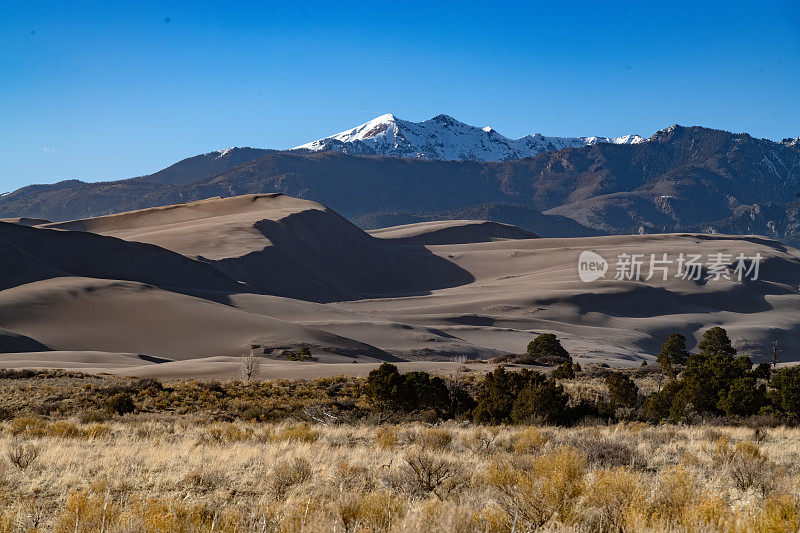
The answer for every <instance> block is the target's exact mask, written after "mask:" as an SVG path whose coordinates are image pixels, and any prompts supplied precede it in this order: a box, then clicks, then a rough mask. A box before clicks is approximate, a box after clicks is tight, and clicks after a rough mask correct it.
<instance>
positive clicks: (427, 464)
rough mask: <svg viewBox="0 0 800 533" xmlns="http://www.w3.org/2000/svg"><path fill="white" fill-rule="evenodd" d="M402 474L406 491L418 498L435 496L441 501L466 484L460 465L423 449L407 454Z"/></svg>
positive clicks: (402, 481) (402, 482) (402, 483)
mask: <svg viewBox="0 0 800 533" xmlns="http://www.w3.org/2000/svg"><path fill="white" fill-rule="evenodd" d="M400 474H401V485H402V486H403V487H404V488H405V490H406V491H408V492H409V493H411V494H413V495H418V496H426V495H429V494H433V495H435V496H436V497H437V498H438V499H439V500H444V499H445V497H446V496H447V495H448V494H451V493H453V492H455V491H457V490H459V489H461V488H462V487H464V485H465V484H466V476H465V474H464V472H463V470H462V467H461V466H460V465H459V464H458V463H456V462H454V461H451V460H450V459H447V458H446V457H443V456H442V455H441V454H438V453H433V452H429V451H427V450H424V449H422V448H418V449H416V450H413V451H410V452H408V453H406V454H405V464H404V465H403V467H402V469H401V473H400Z"/></svg>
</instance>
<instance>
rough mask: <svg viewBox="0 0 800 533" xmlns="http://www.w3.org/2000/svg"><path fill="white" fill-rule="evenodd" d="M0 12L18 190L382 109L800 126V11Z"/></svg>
mask: <svg viewBox="0 0 800 533" xmlns="http://www.w3.org/2000/svg"><path fill="white" fill-rule="evenodd" d="M289 4H290V3H289V2H275V3H269V2H216V3H204V2H186V3H178V2H107V1H104V2H63V3H56V2H36V1H30V0H24V1H16V0H5V1H4V2H2V3H0V191H3V190H11V189H14V188H16V187H19V186H22V185H25V184H30V183H38V182H53V181H58V180H61V179H69V178H78V179H83V180H99V179H121V178H127V177H131V176H136V175H141V174H146V173H149V172H153V171H155V170H158V169H160V168H163V167H165V166H167V165H169V164H171V163H173V162H175V161H177V160H179V159H181V158H183V157H187V156H191V155H195V154H198V153H202V152H207V151H211V150H216V149H220V148H226V147H229V146H254V147H265V148H289V147H292V146H295V145H297V144H301V143H303V142H306V141H310V140H313V139H315V138H319V137H323V136H326V135H329V134H332V133H335V132H338V131H340V130H344V129H347V128H349V127H351V126H354V125H356V124H358V123H361V122H364V121H366V120H368V119H370V118H373V117H374V116H377V115H380V114H383V113H389V112H391V113H394V114H396V115H397V116H399V117H401V118H405V119H409V120H414V121H418V120H423V119H426V118H430V117H432V116H434V115H436V114H439V113H446V114H449V115H452V116H454V117H455V118H457V119H459V120H462V121H464V122H467V123H470V124H474V125H479V126H483V125H491V126H493V127H494V128H495V129H497V130H498V131H499V132H500V133H502V134H504V135H506V136H509V137H520V136H522V135H525V134H528V133H535V132H540V133H543V134H546V135H604V136H617V135H622V134H626V133H638V134H640V135H642V136H649V135H651V134H652V133H653V132H654V131H656V130H658V129H660V128H663V127H666V126H669V125H670V124H673V123H679V124H684V125H694V124H699V125H704V126H710V127H715V128H722V129H728V130H733V131H746V132H749V133H751V134H752V135H754V136H757V137H766V138H771V139H781V138H783V137H789V136H792V137H796V136H798V135H800V3H798V2H797V1H796V0H792V1H786V2H736V1H733V2H694V1H692V2H669V3H667V2H659V4H662V7H660V8H654V7H652V6H651V2H624V3H623V2H619V3H616V2H615V3H611V2H596V1H595V2H579V1H578V2H575V1H573V2H552V1H551V2H546V3H545V2H532V1H527V2H520V3H504V2H499V1H495V2H488V3H487V2H476V3H474V4H470V3H468V2H452V3H447V2H430V1H428V2H423V3H416V2H393V3H385V4H384V3H381V2H351V3H340V2H331V1H326V2H321V3H315V2H302V3H299V5H296V6H292V5H289Z"/></svg>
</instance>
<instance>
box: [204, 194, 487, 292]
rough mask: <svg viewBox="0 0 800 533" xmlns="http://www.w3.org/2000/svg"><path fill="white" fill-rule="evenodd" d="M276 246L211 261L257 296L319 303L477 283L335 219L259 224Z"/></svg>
mask: <svg viewBox="0 0 800 533" xmlns="http://www.w3.org/2000/svg"><path fill="white" fill-rule="evenodd" d="M255 227H256V229H258V231H260V232H261V233H262V234H263V235H264V236H265V237H266V238H267V239H269V241H270V243H271V244H272V245H271V246H267V247H265V248H264V249H262V250H259V251H257V252H251V253H248V254H246V255H243V256H241V257H234V258H225V259H221V260H218V261H210V260H209V261H208V262H209V263H211V264H213V265H214V266H216V267H217V268H218V269H219V270H221V271H222V272H224V273H225V274H227V275H228V276H230V277H231V278H233V279H237V280H239V281H242V282H244V283H247V284H248V285H249V286H251V287H253V288H254V289H255V290H257V291H259V292H264V293H267V294H273V295H277V296H285V297H288V298H296V299H301V300H308V301H314V302H333V301H344V300H357V299H363V298H375V297H390V296H413V295H424V294H429V293H430V291H432V290H435V289H442V288H447V287H455V286H459V285H464V284H467V283H471V282H472V281H474V278H473V276H472V275H471V274H470V273H469V272H467V271H466V270H464V269H462V268H461V267H459V266H458V265H455V264H454V263H451V262H450V261H448V260H446V259H444V258H441V257H439V256H436V255H434V254H433V253H431V252H430V251H429V250H428V249H426V248H425V247H424V246H422V245H405V244H403V245H401V244H393V243H389V242H384V241H382V240H380V239H376V238H374V237H371V236H370V235H368V234H366V233H365V232H363V231H362V230H360V229H358V228H357V227H355V226H353V225H352V224H351V223H350V222H348V221H347V220H345V219H344V218H342V217H340V216H339V215H336V214H335V213H333V212H330V211H328V212H323V211H319V210H306V211H302V212H299V213H294V214H291V215H288V216H287V217H284V218H282V219H281V220H279V221H273V220H261V221H259V222H257V223H256V225H255Z"/></svg>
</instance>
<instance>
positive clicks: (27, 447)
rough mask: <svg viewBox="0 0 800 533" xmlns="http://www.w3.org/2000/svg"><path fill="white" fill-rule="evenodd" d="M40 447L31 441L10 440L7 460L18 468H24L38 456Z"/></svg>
mask: <svg viewBox="0 0 800 533" xmlns="http://www.w3.org/2000/svg"><path fill="white" fill-rule="evenodd" d="M40 452H41V449H40V448H39V447H38V446H37V445H35V444H32V443H23V442H12V443H11V444H10V445H9V447H8V452H7V454H6V455H7V457H8V460H9V461H10V462H11V464H13V465H14V466H16V467H17V468H19V469H20V470H25V469H26V468H28V467H29V466H31V464H33V462H34V461H36V459H37V458H38V457H39V453H40Z"/></svg>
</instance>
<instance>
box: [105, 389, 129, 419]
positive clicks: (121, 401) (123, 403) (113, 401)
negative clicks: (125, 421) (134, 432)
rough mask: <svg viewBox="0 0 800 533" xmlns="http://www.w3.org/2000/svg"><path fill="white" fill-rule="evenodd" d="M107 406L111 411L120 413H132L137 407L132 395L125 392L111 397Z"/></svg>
mask: <svg viewBox="0 0 800 533" xmlns="http://www.w3.org/2000/svg"><path fill="white" fill-rule="evenodd" d="M107 406H108V410H109V411H111V412H112V413H116V414H118V415H124V414H127V413H132V412H133V411H134V410H135V409H136V406H135V405H134V404H133V398H132V397H131V395H130V394H127V393H124V392H120V393H119V394H115V395H114V396H112V397H111V398H109V399H108V402H107Z"/></svg>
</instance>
